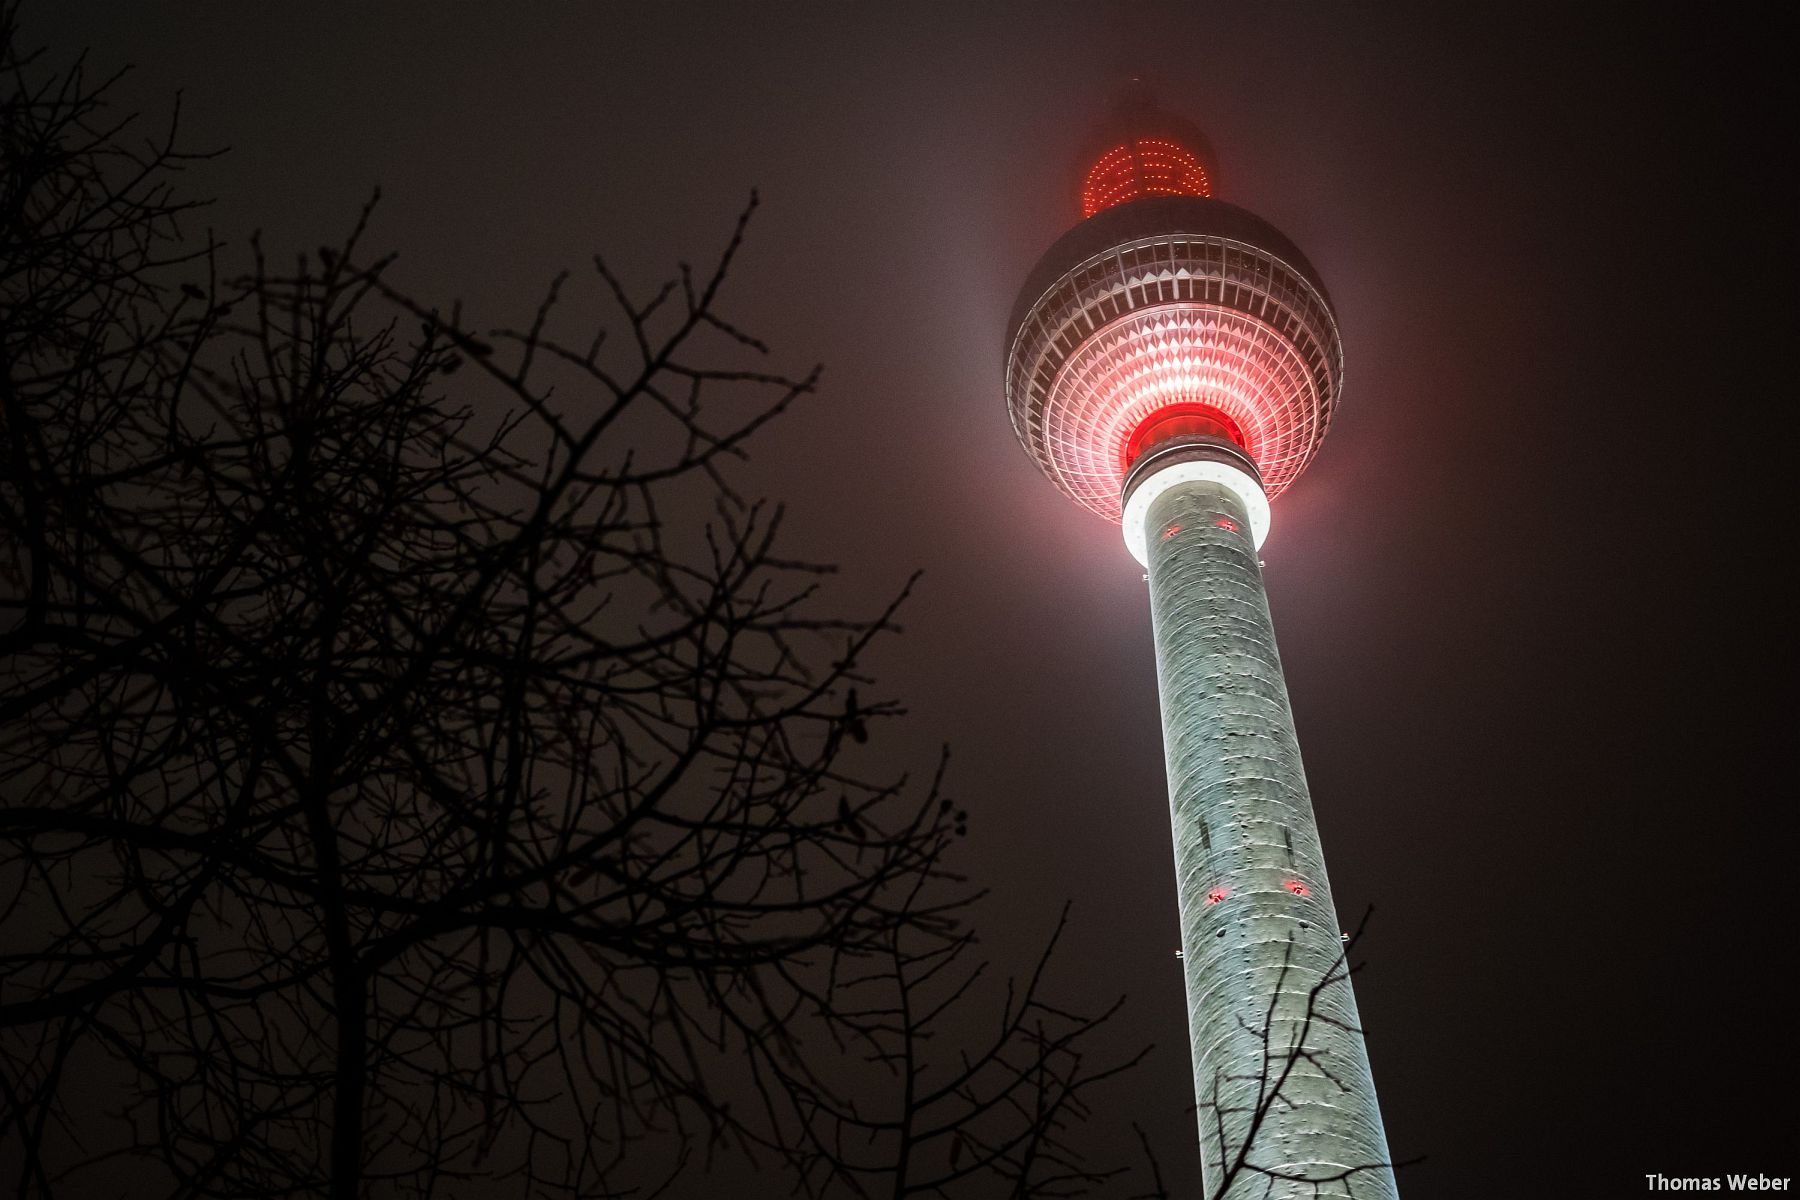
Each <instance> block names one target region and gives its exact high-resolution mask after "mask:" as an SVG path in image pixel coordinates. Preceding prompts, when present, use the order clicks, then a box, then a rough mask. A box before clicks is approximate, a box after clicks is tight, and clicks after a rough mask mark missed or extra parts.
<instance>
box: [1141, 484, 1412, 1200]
mask: <svg viewBox="0 0 1800 1200" xmlns="http://www.w3.org/2000/svg"><path fill="white" fill-rule="evenodd" d="M1257 498H1258V499H1259V500H1260V493H1258V496H1257ZM1130 519H1131V517H1130V516H1129V515H1128V516H1127V520H1128V521H1129V520H1130ZM1142 520H1143V522H1144V525H1143V527H1142V533H1143V535H1144V547H1145V550H1146V559H1147V562H1146V567H1147V569H1148V572H1149V581H1150V609H1151V619H1152V624H1153V629H1154V634H1155V639H1156V662H1157V682H1158V686H1159V689H1160V692H1161V699H1162V718H1163V742H1164V752H1165V757H1166V760H1167V766H1168V774H1169V806H1170V820H1171V824H1172V826H1173V830H1174V844H1175V869H1176V880H1177V887H1178V892H1179V897H1180V908H1181V939H1182V946H1183V959H1184V963H1183V965H1184V969H1185V973H1186V984H1187V1002H1188V1035H1189V1040H1190V1046H1191V1050H1192V1055H1193V1069H1194V1087H1195V1094H1196V1098H1197V1100H1198V1102H1199V1119H1200V1140H1201V1144H1202V1149H1203V1151H1204V1153H1203V1158H1204V1161H1205V1169H1206V1171H1207V1175H1208V1178H1207V1195H1208V1196H1212V1195H1213V1194H1214V1193H1215V1191H1216V1190H1217V1189H1218V1188H1219V1187H1220V1185H1221V1181H1222V1178H1223V1174H1222V1173H1224V1172H1230V1171H1232V1170H1233V1168H1234V1164H1239V1163H1240V1162H1242V1163H1247V1164H1248V1165H1245V1166H1240V1167H1239V1168H1238V1173H1237V1174H1236V1176H1235V1178H1233V1180H1232V1186H1231V1188H1230V1190H1229V1192H1227V1193H1226V1194H1227V1195H1228V1196H1230V1197H1233V1198H1236V1197H1244V1198H1246V1200H1247V1198H1248V1197H1252V1196H1254V1197H1257V1198H1259V1200H1261V1198H1265V1197H1314V1196H1319V1195H1325V1196H1355V1197H1359V1198H1361V1200H1392V1198H1393V1197H1394V1196H1395V1195H1396V1192H1395V1188H1394V1179H1393V1172H1392V1170H1391V1169H1390V1168H1389V1167H1388V1166H1386V1165H1385V1164H1387V1163H1388V1162H1389V1157H1388V1149H1387V1138H1386V1135H1385V1133H1384V1132H1383V1130H1382V1124H1381V1114H1380V1111H1379V1109H1378V1108H1377V1107H1376V1101H1375V1089H1374V1084H1373V1082H1372V1081H1371V1078H1370V1074H1369V1063H1368V1056H1367V1053H1366V1051H1365V1049H1364V1045H1363V1037H1362V1034H1361V1032H1360V1030H1361V1024H1360V1022H1359V1021H1358V1018H1357V1011H1356V1000H1355V997H1354V995H1353V994H1352V991H1351V986H1350V981H1349V979H1348V978H1347V977H1346V975H1345V966H1346V964H1345V952H1344V946H1343V943H1342V939H1341V937H1340V932H1339V931H1340V928H1341V927H1340V925H1339V924H1338V918H1337V914H1336V912H1335V910H1334V908H1333V905H1332V900H1331V889H1330V886H1329V884H1328V882H1327V880H1326V876H1325V860H1324V855H1323V853H1322V852H1321V850H1320V846H1319V836H1318V829H1317V826H1316V824H1315V822H1314V819H1313V811H1312V801H1311V798H1310V796H1309V794H1308V792H1307V787H1306V777H1305V774H1304V773H1303V771H1302V769H1301V764H1300V747H1299V743H1298V741H1297V740H1296V738H1295V734H1294V719H1293V713H1292V711H1291V709H1290V708H1289V705H1288V697H1287V686H1286V683H1285V682H1284V680H1283V678H1282V672H1281V661H1280V658H1279V656H1278V654H1277V652H1276V648H1275V631H1274V627H1273V624H1272V622H1271V620H1270V617H1269V606H1268V600H1267V597H1266V595H1265V594H1264V591H1263V582H1262V572H1261V569H1260V566H1259V564H1258V561H1257V555H1256V549H1255V545H1254V543H1253V541H1252V523H1251V512H1250V511H1249V508H1248V506H1247V504H1246V503H1245V500H1244V498H1243V497H1242V496H1240V494H1239V493H1238V492H1236V491H1234V490H1233V489H1232V488H1231V487H1227V486H1225V485H1223V484H1221V483H1216V482H1211V481H1207V480H1190V481H1185V482H1181V483H1175V484H1173V485H1172V486H1168V487H1167V488H1166V490H1162V491H1161V493H1160V494H1158V495H1155V496H1154V498H1152V499H1151V500H1150V502H1149V504H1148V507H1147V509H1145V510H1143V516H1142ZM1129 532H1131V531H1129V530H1128V533H1129ZM1309 1010H1310V1016H1309ZM1277 1090H1279V1095H1276V1092H1277ZM1246 1142H1249V1143H1250V1145H1249V1150H1248V1153H1247V1156H1245V1157H1244V1158H1242V1159H1240V1155H1242V1154H1243V1153H1244V1147H1245V1145H1246ZM1252 1168H1255V1169H1252ZM1346 1172H1348V1173H1349V1174H1347V1175H1346V1174H1345V1173H1346ZM1271 1173H1273V1174H1271ZM1283 1177H1291V1178H1283ZM1302 1180H1310V1181H1313V1182H1302ZM1323 1181H1330V1182H1323ZM1271 1184H1272V1185H1273V1186H1271Z"/></svg>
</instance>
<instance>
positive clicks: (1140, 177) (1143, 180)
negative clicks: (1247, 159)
mask: <svg viewBox="0 0 1800 1200" xmlns="http://www.w3.org/2000/svg"><path fill="white" fill-rule="evenodd" d="M1210 195H1212V177H1211V176H1210V175H1208V174H1207V172H1206V165H1205V164H1204V163H1202V162H1201V161H1200V160H1199V158H1197V157H1196V156H1195V154H1194V152H1193V151H1192V150H1189V149H1188V148H1187V147H1186V146H1183V145H1182V144H1181V143H1180V142H1177V141H1174V140H1173V139H1171V138H1161V137H1144V138H1133V139H1132V140H1130V141H1128V142H1124V143H1121V144H1120V145H1117V146H1114V147H1113V148H1112V149H1111V150H1108V151H1107V152H1106V153H1105V154H1102V155H1101V156H1100V161H1098V162H1096V163H1095V164H1094V165H1093V166H1092V167H1090V168H1088V173H1087V180H1086V181H1085V182H1084V183H1083V184H1082V185H1081V215H1082V216H1083V217H1084V218H1085V217H1091V216H1093V215H1094V214H1095V213H1097V212H1100V211H1101V210H1103V209H1108V208H1111V207H1112V206H1113V205H1115V204H1123V203H1125V202H1126V201H1127V200H1136V199H1137V198H1138V197H1139V196H1210Z"/></svg>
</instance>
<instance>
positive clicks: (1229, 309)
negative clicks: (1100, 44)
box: [1006, 95, 1344, 521]
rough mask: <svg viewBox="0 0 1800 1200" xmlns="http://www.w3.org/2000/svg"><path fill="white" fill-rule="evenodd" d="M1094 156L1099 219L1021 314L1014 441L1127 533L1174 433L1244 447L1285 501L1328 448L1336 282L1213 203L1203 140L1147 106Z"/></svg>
mask: <svg viewBox="0 0 1800 1200" xmlns="http://www.w3.org/2000/svg"><path fill="white" fill-rule="evenodd" d="M1092 145H1093V146H1097V147H1102V148H1101V149H1099V151H1098V157H1096V158H1094V159H1093V160H1092V162H1091V165H1090V166H1089V168H1088V169H1087V171H1086V172H1085V173H1084V175H1083V176H1082V183H1083V186H1082V211H1083V217H1084V219H1083V220H1082V221H1081V222H1080V223H1079V224H1078V225H1076V226H1075V227H1074V228H1073V229H1071V230H1069V232H1068V233H1066V234H1064V235H1063V236H1062V237H1061V238H1059V239H1058V240H1057V242H1056V244H1055V245H1053V246H1051V247H1050V249H1049V250H1048V251H1047V252H1046V253H1045V254H1044V256H1043V258H1041V259H1040V260H1039V261H1038V264H1037V266H1036V267H1035V268H1033V270H1032V272H1031V274H1030V275H1029V276H1028V277H1027V278H1026V281H1025V286H1024V288H1022V289H1021V290H1020V292H1019V299H1018V303H1017V304H1015V305H1014V307H1013V313H1012V320H1011V322H1010V324H1009V326H1008V329H1007V337H1006V346H1007V362H1006V403H1007V409H1008V411H1009V413H1010V414H1011V416H1012V423H1013V429H1014V431H1015V432H1016V433H1017V434H1018V435H1019V440H1020V441H1021V442H1022V443H1023V444H1024V446H1025V449H1026V451H1027V452H1028V453H1029V454H1030V455H1031V456H1032V458H1033V459H1034V460H1035V461H1036V462H1037V464H1038V466H1039V467H1041V468H1042V469H1043V471H1044V473H1045V474H1046V475H1048V476H1049V477H1050V479H1051V482H1053V483H1055V484H1056V486H1057V487H1059V488H1061V489H1062V491H1063V492H1064V493H1066V494H1067V495H1068V496H1070V497H1071V498H1072V499H1074V500H1076V501H1078V502H1080V503H1081V504H1082V505H1084V506H1086V507H1087V508H1089V509H1091V510H1092V511H1094V512H1096V513H1098V514H1099V515H1101V516H1103V517H1105V518H1107V519H1108V520H1111V521H1118V520H1119V519H1120V514H1121V511H1122V507H1123V501H1124V497H1123V496H1122V494H1121V493H1122V490H1123V488H1124V485H1125V478H1126V474H1127V472H1128V471H1129V470H1130V468H1131V465H1132V463H1133V462H1135V461H1136V459H1137V456H1138V455H1140V454H1142V453H1143V452H1145V451H1146V450H1148V449H1149V448H1151V447H1152V446H1153V445H1154V444H1155V443H1156V442H1157V441H1158V439H1159V437H1160V436H1162V432H1163V431H1166V432H1168V433H1170V434H1176V433H1186V434H1188V435H1190V436H1191V435H1193V434H1197V433H1198V434H1205V435H1209V436H1211V437H1214V438H1217V439H1219V440H1223V441H1228V442H1231V443H1235V444H1236V445H1237V446H1239V447H1241V448H1242V449H1243V450H1244V451H1245V452H1246V453H1247V454H1248V455H1249V457H1250V459H1251V461H1252V462H1254V463H1255V465H1256V468H1257V470H1258V472H1259V473H1260V475H1261V483H1262V487H1263V489H1264V490H1265V491H1266V492H1267V494H1268V496H1269V498H1271V499H1273V498H1274V497H1276V496H1278V495H1280V494H1281V493H1282V492H1283V491H1285V490H1286V489H1287V488H1288V486H1289V485H1291V484H1292V483H1293V482H1294V480H1295V479H1296V478H1297V477H1298V476H1299V474H1300V472H1301V471H1303V470H1305V469H1306V466H1307V464H1308V463H1310V462H1311V461H1312V459H1313V456H1314V455H1315V454H1316V453H1318V449H1319V443H1320V441H1321V440H1323V438H1324V436H1325V429H1326V427H1327V426H1328V425H1329V424H1330V422H1331V417H1332V413H1333V411H1334V410H1335V408H1336V406H1337V402H1338V396H1339V394H1340V392H1341V391H1342V388H1343V375H1344V355H1343V346H1342V344H1341V343H1340V341H1339V338H1338V328H1337V318H1336V316H1335V315H1334V314H1333V312H1332V307H1331V300H1330V297H1329V296H1328V295H1327V294H1326V292H1325V285H1324V284H1323V282H1321V281H1320V279H1319V276H1318V273H1317V272H1316V271H1314V270H1313V268H1312V264H1310V263H1308V262H1307V261H1306V257H1305V256H1304V255H1303V254H1301V253H1300V251H1299V250H1298V249H1297V248H1296V247H1295V246H1294V244H1293V243H1292V242H1291V241H1289V240H1288V239H1287V238H1286V237H1285V236H1284V235H1282V234H1281V233H1280V232H1279V231H1278V230H1276V229H1275V228H1274V227H1273V226H1272V225H1270V224H1269V223H1268V222H1266V221H1264V220H1263V219H1262V218H1260V217H1258V216H1255V215H1254V214H1252V213H1249V212H1246V211H1245V210H1244V209H1241V208H1238V207H1237V206H1236V205H1232V204H1227V203H1225V202H1224V201H1222V200H1217V199H1214V198H1212V195H1211V191H1212V183H1213V180H1214V179H1215V178H1216V176H1217V170H1216V163H1215V161H1214V159H1213V155H1212V150H1211V148H1210V147H1209V146H1207V145H1206V142H1205V139H1204V138H1202V137H1201V136H1200V135H1199V133H1198V131H1196V130H1194V129H1193V127H1192V126H1190V125H1187V124H1186V123H1185V122H1181V121H1179V120H1178V119H1177V118H1173V117H1169V116H1167V115H1166V114H1163V113H1161V112H1160V110H1157V109H1156V108H1155V107H1154V106H1153V105H1151V104H1150V103H1149V102H1148V101H1147V100H1144V99H1142V97H1141V95H1140V96H1138V97H1133V98H1130V99H1128V101H1127V102H1126V103H1125V104H1122V105H1121V106H1120V107H1119V108H1118V109H1117V110H1115V112H1114V114H1113V117H1112V118H1111V119H1110V120H1109V121H1108V122H1107V123H1106V124H1105V125H1103V126H1102V127H1101V129H1100V130H1099V131H1097V134H1096V137H1095V138H1094V139H1093V142H1092Z"/></svg>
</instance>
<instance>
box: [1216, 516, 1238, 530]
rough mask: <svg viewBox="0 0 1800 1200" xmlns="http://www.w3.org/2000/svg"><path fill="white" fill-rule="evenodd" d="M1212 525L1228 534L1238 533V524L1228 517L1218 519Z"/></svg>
mask: <svg viewBox="0 0 1800 1200" xmlns="http://www.w3.org/2000/svg"><path fill="white" fill-rule="evenodd" d="M1213 524H1214V525H1217V526H1218V527H1219V528H1220V529H1223V530H1226V531H1228V532H1230V533H1236V532H1237V531H1238V523H1237V522H1236V521H1234V520H1232V519H1231V518H1230V517H1220V518H1219V519H1218V520H1216V521H1214V522H1213Z"/></svg>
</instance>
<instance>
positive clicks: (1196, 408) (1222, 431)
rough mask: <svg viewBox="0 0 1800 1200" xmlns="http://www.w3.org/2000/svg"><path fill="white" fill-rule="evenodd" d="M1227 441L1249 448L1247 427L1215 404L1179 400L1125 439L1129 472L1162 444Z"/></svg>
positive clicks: (1159, 409) (1151, 415) (1156, 413)
mask: <svg viewBox="0 0 1800 1200" xmlns="http://www.w3.org/2000/svg"><path fill="white" fill-rule="evenodd" d="M1184 436H1186V437H1212V438H1223V439H1224V440H1225V441H1228V442H1230V443H1231V444H1233V445H1234V446H1239V447H1245V446H1248V445H1249V443H1248V442H1246V441H1245V440H1244V427H1243V426H1242V425H1239V424H1238V423H1237V422H1236V421H1235V420H1233V419H1232V417H1231V414H1229V413H1227V412H1225V411H1224V410H1223V409H1220V408H1218V407H1216V406H1214V405H1211V404H1202V403H1198V402H1196V401H1191V400H1189V401H1177V402H1176V403H1174V404H1165V405H1163V406H1162V407H1161V408H1158V409H1156V410H1155V411H1154V412H1152V413H1151V414H1150V415H1149V416H1147V417H1145V418H1144V419H1143V420H1141V421H1139V422H1138V423H1137V428H1135V429H1133V430H1132V431H1131V436H1130V437H1128V438H1126V439H1125V469H1126V470H1128V471H1129V470H1130V469H1131V464H1132V463H1134V462H1136V461H1137V459H1138V455H1140V454H1142V453H1143V452H1144V451H1145V450H1147V449H1149V448H1150V447H1151V446H1154V445H1156V444H1157V443H1158V442H1162V441H1166V440H1168V439H1169V438H1175V437H1184Z"/></svg>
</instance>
